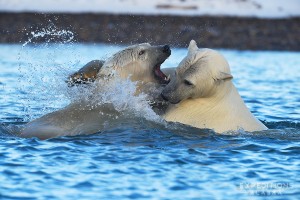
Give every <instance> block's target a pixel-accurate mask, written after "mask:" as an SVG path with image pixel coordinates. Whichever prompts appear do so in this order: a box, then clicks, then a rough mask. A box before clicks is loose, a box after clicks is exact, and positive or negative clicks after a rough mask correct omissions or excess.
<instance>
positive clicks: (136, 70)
mask: <svg viewBox="0 0 300 200" xmlns="http://www.w3.org/2000/svg"><path fill="white" fill-rule="evenodd" d="M170 55H171V50H170V47H169V46H168V45H164V46H151V45H150V44H148V43H143V44H138V45H133V46H130V47H128V48H126V49H124V50H121V51H119V52H117V53H116V54H114V55H113V56H112V57H110V58H109V59H108V60H107V61H105V62H104V64H103V66H102V65H101V66H100V65H99V66H100V67H99V68H101V69H96V70H98V73H97V75H96V76H95V77H96V80H95V84H98V83H103V82H105V83H104V84H99V85H100V86H103V87H105V84H106V83H108V82H109V80H110V79H112V77H117V78H120V79H128V78H130V79H131V81H133V82H138V83H137V87H138V88H137V90H138V91H137V92H140V91H144V90H146V86H147V85H148V83H155V84H158V85H160V84H166V83H168V77H167V76H166V75H165V74H164V73H163V72H162V71H161V69H160V66H161V64H162V63H163V62H164V61H165V60H166V59H167V58H168V57H169V56H170ZM94 64H95V63H92V65H94ZM88 66H89V65H88ZM87 68H89V67H87ZM87 68H86V69H87ZM85 72H86V71H85V70H83V71H82V73H85ZM95 88H96V90H94V92H98V93H99V92H101V88H100V89H99V90H98V89H97V87H95ZM118 114H119V113H118V111H116V110H115V109H113V108H112V107H111V106H109V105H91V104H90V103H89V102H86V101H77V102H74V103H71V104H70V105H68V106H67V107H65V108H63V109H61V110H58V111H55V112H52V113H49V114H46V115H44V116H42V117H40V118H38V119H35V120H33V121H31V122H29V123H28V124H27V125H26V126H25V127H24V129H23V130H22V131H21V134H20V136H21V137H38V138H40V139H48V138H53V137H57V136H65V135H77V134H92V133H96V132H98V131H100V130H103V129H104V128H105V127H107V123H105V122H108V124H109V123H110V122H111V123H112V124H111V125H112V126H113V123H114V122H113V119H115V116H118Z"/></svg>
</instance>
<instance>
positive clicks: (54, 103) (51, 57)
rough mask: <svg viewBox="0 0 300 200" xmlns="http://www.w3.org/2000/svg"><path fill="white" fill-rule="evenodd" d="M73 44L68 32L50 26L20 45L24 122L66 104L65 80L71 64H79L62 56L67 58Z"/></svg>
mask: <svg viewBox="0 0 300 200" xmlns="http://www.w3.org/2000/svg"><path fill="white" fill-rule="evenodd" d="M73 40H74V34H73V33H72V32H71V31H68V30H58V29H57V28H56V27H55V26H54V25H53V24H52V25H49V26H48V27H47V28H43V29H41V31H38V32H31V36H30V37H29V38H28V40H27V41H26V42H25V43H23V45H22V48H21V50H20V53H19V56H18V59H19V72H20V77H19V83H20V85H19V90H20V94H19V99H20V102H22V104H23V107H24V113H25V114H24V115H25V116H24V121H31V120H32V119H34V118H36V117H39V116H41V115H43V114H45V113H48V112H51V111H53V110H55V109H58V108H60V107H62V106H64V105H66V104H67V103H68V99H67V98H66V92H65V91H66V90H67V86H66V84H65V83H64V80H65V79H66V77H67V76H68V74H70V71H71V68H72V66H74V62H75V63H76V62H78V61H77V60H76V59H73V60H72V58H76V55H73V54H72V55H73V56H71V55H66V53H65V52H69V54H70V49H71V48H72V43H73ZM36 41H46V42H44V43H36ZM52 41H56V43H55V44H53V43H52ZM57 41H59V42H57ZM49 49H51V50H49ZM61 57H64V59H61ZM66 58H70V59H66Z"/></svg>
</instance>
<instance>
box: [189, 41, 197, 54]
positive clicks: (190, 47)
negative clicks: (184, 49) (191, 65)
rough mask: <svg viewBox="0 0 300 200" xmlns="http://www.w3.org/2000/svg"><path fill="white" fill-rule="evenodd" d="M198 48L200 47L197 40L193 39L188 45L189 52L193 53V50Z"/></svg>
mask: <svg viewBox="0 0 300 200" xmlns="http://www.w3.org/2000/svg"><path fill="white" fill-rule="evenodd" d="M197 49H198V47H197V43H196V42H195V40H191V41H190V44H189V47H188V53H192V52H194V51H196V50H197Z"/></svg>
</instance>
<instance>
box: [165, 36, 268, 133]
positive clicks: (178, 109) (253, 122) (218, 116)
mask: <svg viewBox="0 0 300 200" xmlns="http://www.w3.org/2000/svg"><path fill="white" fill-rule="evenodd" d="M232 78H233V77H232V75H231V73H230V68H229V65H228V63H227V61H226V59H225V58H224V57H223V56H222V55H221V54H220V53H218V52H217V51H215V50H212V49H205V48H203V49H199V48H198V47H197V44H196V42H195V41H194V40H191V42H190V44H189V47H188V54H187V56H186V57H185V58H184V59H183V60H182V61H181V62H180V64H179V66H178V67H177V68H176V72H175V75H174V76H173V77H171V81H170V83H169V84H168V85H167V86H166V87H165V88H164V89H163V91H162V93H161V95H162V97H163V98H164V99H165V100H167V101H168V102H170V103H172V105H170V106H169V107H168V108H167V111H166V113H165V114H164V118H165V120H166V121H172V122H180V123H183V124H187V125H191V126H193V127H197V128H209V129H214V130H215V131H216V132H218V133H222V132H226V131H236V130H239V129H243V130H245V131H260V130H266V129H267V127H266V126H265V125H263V124H262V123H261V122H260V121H259V120H257V119H256V118H255V117H254V116H253V115H252V113H251V112H250V111H249V110H248V108H247V107H246V105H245V103H244V101H243V100H242V98H241V97H240V95H239V93H238V91H237V89H236V88H235V86H234V85H233V83H232V80H231V79H232Z"/></svg>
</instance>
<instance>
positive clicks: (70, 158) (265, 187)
mask: <svg viewBox="0 0 300 200" xmlns="http://www.w3.org/2000/svg"><path fill="white" fill-rule="evenodd" d="M122 48H124V46H119V45H105V44H70V43H68V44H65V43H56V44H53V43H51V44H50V43H42V44H27V43H26V44H25V45H23V46H22V45H21V44H20V45H19V44H1V45H0V123H1V125H0V173H1V175H0V199H233V198H236V199H265V198H270V199H299V198H300V156H299V155H300V147H299V146H300V124H299V122H300V114H299V113H300V89H299V88H300V53H299V52H276V51H238V50H222V49H220V52H221V53H222V54H223V55H224V56H225V57H226V59H227V60H228V62H229V64H230V66H231V71H232V75H233V77H234V79H233V82H234V84H235V85H236V87H237V88H238V90H239V93H240V94H241V96H242V98H243V99H244V101H245V103H246V105H247V107H248V108H249V109H250V110H251V112H252V113H253V114H254V115H255V116H256V117H257V118H258V119H259V120H261V121H262V122H263V123H264V124H265V125H266V126H267V127H269V128H270V129H269V130H267V131H260V132H255V133H247V132H243V131H240V132H236V133H230V134H217V133H215V132H214V131H213V130H201V129H196V128H192V127H189V126H185V125H180V124H172V123H165V122H164V121H163V120H158V119H157V116H156V115H155V113H152V110H151V109H148V107H147V106H146V105H144V104H139V101H137V100H139V99H136V98H135V97H133V96H128V95H127V96H126V95H124V96H120V97H118V100H119V102H120V105H121V107H122V105H128V104H127V103H128V101H131V100H132V101H134V103H131V104H130V106H131V107H130V108H132V107H134V108H135V112H133V115H134V116H133V117H130V118H129V119H127V120H124V121H123V122H122V121H120V123H118V124H116V125H115V127H113V128H109V129H107V130H103V131H101V132H99V133H95V134H92V135H78V136H72V137H71V136H69V137H58V138H54V139H49V140H44V141H42V140H39V139H37V138H29V139H24V138H19V137H17V136H16V135H15V134H14V127H15V126H17V125H18V126H19V125H23V124H25V123H27V122H28V121H31V120H33V119H35V118H38V117H40V116H42V115H44V114H46V113H49V112H52V111H54V110H57V109H60V108H62V107H64V106H66V105H68V104H69V103H70V102H72V101H73V100H74V99H76V98H77V97H80V96H82V94H85V93H82V91H81V90H85V89H84V88H77V89H76V88H69V87H68V86H67V84H66V82H65V81H66V79H67V77H68V75H69V74H71V73H72V72H74V71H76V70H77V69H79V68H80V67H82V66H83V65H84V64H86V63H87V62H89V61H91V60H94V59H106V58H107V57H108V56H110V55H112V53H114V52H116V51H118V50H120V49H122ZM186 53H187V49H183V48H172V55H171V56H170V58H169V59H167V60H166V62H165V63H164V64H163V66H162V67H176V66H177V65H178V63H179V62H180V60H181V59H182V58H183V57H184V56H185V55H186ZM131 86H132V85H131ZM128 88H129V89H128ZM124 90H125V94H131V93H130V91H132V90H131V89H130V87H124V88H123V92H124ZM126 90H128V93H126ZM77 95H78V96H77ZM139 98H141V101H143V99H142V97H139ZM141 105H142V106H141ZM122 108H123V110H122V111H123V112H126V108H127V107H122ZM136 111H140V113H142V115H141V114H138V112H136ZM135 115H136V116H135ZM144 115H146V116H147V117H143V116H144ZM108 123H109V122H108Z"/></svg>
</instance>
